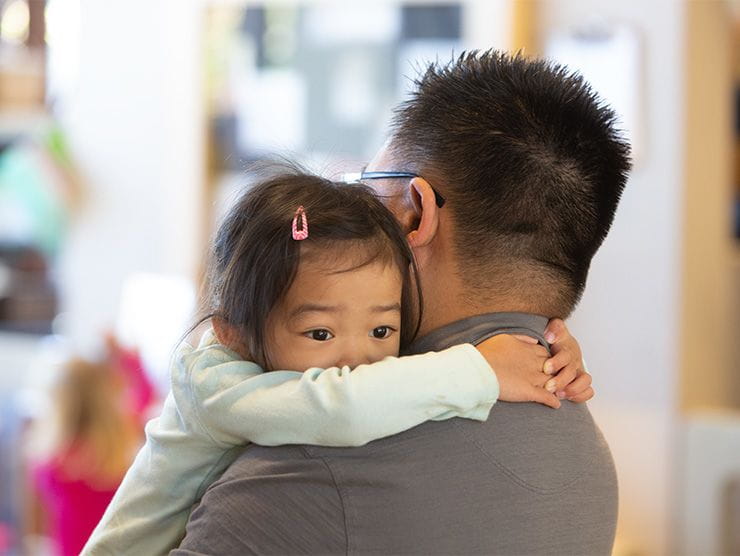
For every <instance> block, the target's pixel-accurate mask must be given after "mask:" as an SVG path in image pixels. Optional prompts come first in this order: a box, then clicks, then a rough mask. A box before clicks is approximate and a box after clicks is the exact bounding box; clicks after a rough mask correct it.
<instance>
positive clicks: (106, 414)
mask: <svg viewBox="0 0 740 556" xmlns="http://www.w3.org/2000/svg"><path fill="white" fill-rule="evenodd" d="M126 371H127V370H126V369H116V368H114V367H113V366H112V365H109V364H106V363H94V362H88V361H84V360H80V359H73V360H71V361H69V362H67V363H66V364H65V365H64V366H63V367H62V369H61V374H60V377H59V380H58V382H57V384H56V385H55V387H54V389H53V392H52V403H53V409H54V412H53V414H52V417H53V419H52V420H51V421H49V422H47V421H43V422H40V423H39V424H38V428H39V433H46V434H48V433H51V438H50V439H48V440H49V441H48V442H45V443H44V446H43V454H41V455H36V457H34V458H33V462H32V465H31V479H32V486H33V490H32V492H33V494H34V495H35V496H33V498H32V500H33V502H34V506H36V505H37V507H38V509H39V510H40V512H41V514H42V515H43V518H44V519H43V521H44V525H45V531H44V532H45V533H46V534H47V535H48V536H49V538H50V539H51V540H52V542H53V549H54V553H55V554H60V555H62V556H67V555H69V556H71V555H76V554H79V553H80V550H81V549H82V547H83V546H84V544H85V542H86V541H87V539H88V537H89V536H90V533H91V532H92V531H93V529H94V528H95V525H96V524H97V523H98V521H100V518H101V516H102V515H103V512H104V511H105V509H106V507H107V506H108V504H109V503H110V501H111V499H112V498H113V495H114V493H115V492H116V489H117V488H118V485H119V484H120V483H121V479H123V476H124V474H125V473H126V469H127V468H128V466H129V465H130V464H131V461H132V460H133V457H134V454H135V453H136V449H137V448H138V446H139V442H140V436H139V433H140V426H139V423H138V422H137V420H136V416H135V415H132V414H131V413H130V412H129V411H128V409H127V408H126V407H124V405H123V403H121V402H122V394H123V392H124V389H125V388H126V386H127V385H126V383H125V381H127V380H128V378H129V376H128V375H121V374H120V373H121V372H126Z"/></svg>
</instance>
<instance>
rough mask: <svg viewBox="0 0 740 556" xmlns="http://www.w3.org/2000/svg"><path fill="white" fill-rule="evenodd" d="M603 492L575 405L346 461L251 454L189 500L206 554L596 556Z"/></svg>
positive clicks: (612, 492) (513, 409) (612, 516)
mask: <svg viewBox="0 0 740 556" xmlns="http://www.w3.org/2000/svg"><path fill="white" fill-rule="evenodd" d="M616 514H617V485H616V476H615V472H614V466H613V463H612V459H611V455H610V453H609V450H608V447H607V446H606V443H605V442H604V440H603V438H602V436H601V434H600V432H599V431H598V428H597V427H596V426H595V425H594V423H593V420H592V419H591V416H590V414H589V412H588V410H587V409H586V407H585V406H583V405H580V406H579V405H574V404H570V403H567V402H566V403H564V404H563V407H562V408H561V409H560V410H557V411H553V410H551V409H548V408H546V407H543V406H539V405H535V404H507V403H499V404H497V405H496V406H495V407H494V409H493V410H492V412H491V416H490V418H489V420H488V421H487V422H485V423H477V422H472V421H466V420H463V419H453V420H450V421H445V422H440V423H437V422H434V423H426V424H424V425H421V426H419V427H416V428H415V429H413V430H411V431H407V432H405V433H403V434H399V435H396V436H394V437H391V438H386V439H383V440H379V441H376V442H372V443H370V444H368V445H367V446H364V447H361V448H353V449H342V448H321V447H314V446H311V447H307V446H302V447H279V448H262V447H257V446H253V447H250V448H249V449H247V450H246V452H245V453H244V454H243V455H242V456H241V457H240V458H239V459H238V460H237V461H236V462H235V464H234V465H232V466H231V468H230V469H229V470H227V472H226V473H225V474H224V476H223V477H222V478H221V479H220V480H219V481H218V482H217V483H215V484H214V485H213V486H212V487H211V489H210V490H209V491H208V492H207V493H206V495H205V496H204V497H203V500H202V503H201V505H200V506H199V507H198V508H197V509H196V510H195V512H194V513H193V515H192V517H191V522H190V524H189V525H188V534H187V536H186V538H185V540H184V542H183V544H182V548H183V549H185V550H190V551H192V552H195V553H208V554H245V553H252V552H253V553H261V554H285V553H320V554H329V553H341V554H345V553H346V554H366V553H372V552H377V553H382V554H400V553H417V554H435V553H436V554H507V555H508V554H608V553H609V552H610V551H611V547H612V543H613V540H614V528H615V524H616Z"/></svg>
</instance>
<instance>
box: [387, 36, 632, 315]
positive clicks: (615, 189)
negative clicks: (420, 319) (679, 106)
mask: <svg viewBox="0 0 740 556" xmlns="http://www.w3.org/2000/svg"><path fill="white" fill-rule="evenodd" d="M392 129H393V132H392V137H391V143H390V148H391V152H392V153H393V155H394V158H395V159H396V160H397V162H398V163H400V164H403V165H405V166H406V167H405V168H403V169H404V170H411V171H413V172H416V173H418V174H419V175H422V176H424V177H425V178H427V179H428V180H429V181H430V183H431V184H432V185H433V186H434V187H435V188H437V189H439V190H440V193H441V194H442V195H443V196H444V197H446V198H447V199H448V201H449V204H448V205H446V206H445V208H444V209H442V210H450V211H451V214H452V215H453V220H454V224H455V232H456V235H455V248H456V251H457V256H458V257H459V258H460V260H461V261H464V264H465V274H464V276H463V278H464V279H465V280H467V282H466V283H468V284H471V285H475V287H476V289H477V290H479V289H480V287H481V286H486V285H490V286H493V287H500V288H509V289H510V290H513V291H516V290H517V289H519V288H520V286H521V282H522V280H521V278H522V277H527V279H526V280H525V282H527V283H529V284H530V286H537V285H539V286H540V287H546V288H548V290H550V291H549V297H548V299H549V301H544V302H543V304H542V306H541V307H540V312H542V313H546V314H547V315H548V316H562V317H565V316H567V315H568V314H569V313H570V312H571V311H572V310H573V308H574V307H575V305H576V304H577V302H578V300H579V298H580V296H581V294H582V292H583V288H584V286H585V281H586V276H587V274H588V269H589V265H590V263H591V258H592V257H593V255H594V254H595V253H596V250H597V249H598V248H599V246H600V245H601V243H602V242H603V240H604V238H605V237H606V234H607V232H608V230H609V228H610V226H611V223H612V220H613V218H614V213H615V211H616V208H617V204H618V202H619V198H620V196H621V193H622V190H623V189H624V185H625V181H626V179H627V173H628V171H629V168H630V161H629V145H628V144H627V142H626V141H625V140H624V139H623V138H622V136H621V135H620V132H619V131H618V129H617V127H616V115H615V113H614V112H613V111H612V110H611V109H610V108H609V107H607V106H606V105H605V104H604V103H603V102H602V101H601V100H600V99H599V98H598V97H597V95H596V94H595V93H594V92H593V91H592V90H591V88H590V87H589V85H588V84H587V83H586V82H585V81H584V80H583V78H582V77H581V76H579V75H578V74H575V73H572V72H570V71H569V70H567V69H566V68H565V67H563V66H560V65H557V64H555V63H552V62H549V61H546V60H541V59H527V58H524V57H522V56H521V55H509V54H505V53H501V52H497V51H493V50H489V51H486V52H482V53H481V52H477V51H473V52H469V53H463V54H462V55H461V56H460V57H459V58H457V59H456V60H454V61H452V62H450V63H449V64H444V65H440V64H431V65H430V66H429V67H428V68H427V69H426V72H424V73H423V74H422V75H421V76H420V77H419V78H418V79H417V81H416V90H415V92H413V93H412V95H411V96H410V98H409V99H408V100H407V101H406V102H404V103H403V104H402V105H401V106H400V107H399V108H398V109H397V111H396V114H395V118H394V122H393V128H392ZM447 207H449V208H447ZM496 269H500V270H501V272H496V271H495V270H496ZM503 269H508V274H506V273H504V271H503ZM512 270H513V272H511V271H512ZM518 271H521V272H518ZM492 276H493V277H495V276H498V277H499V279H498V280H497V279H495V278H494V281H493V283H492V282H491V281H490V280H488V278H490V277H492ZM502 276H504V277H505V276H510V277H511V278H512V280H511V281H510V282H509V283H507V280H506V279H503V280H502V279H500V278H501V277H502ZM515 282H518V284H517V283H515ZM530 290H531V288H530ZM527 293H528V294H531V293H532V292H531V291H528V292H527Z"/></svg>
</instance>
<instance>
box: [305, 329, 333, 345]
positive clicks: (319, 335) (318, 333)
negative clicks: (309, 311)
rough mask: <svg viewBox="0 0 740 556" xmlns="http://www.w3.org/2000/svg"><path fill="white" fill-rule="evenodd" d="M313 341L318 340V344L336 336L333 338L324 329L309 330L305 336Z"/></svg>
mask: <svg viewBox="0 0 740 556" xmlns="http://www.w3.org/2000/svg"><path fill="white" fill-rule="evenodd" d="M305 335H306V336H308V337H309V338H311V339H312V340H316V341H317V342H326V341H327V340H331V339H332V338H333V337H334V336H332V333H331V332H329V331H328V330H326V329H324V328H318V329H316V330H309V331H308V332H306V334H305Z"/></svg>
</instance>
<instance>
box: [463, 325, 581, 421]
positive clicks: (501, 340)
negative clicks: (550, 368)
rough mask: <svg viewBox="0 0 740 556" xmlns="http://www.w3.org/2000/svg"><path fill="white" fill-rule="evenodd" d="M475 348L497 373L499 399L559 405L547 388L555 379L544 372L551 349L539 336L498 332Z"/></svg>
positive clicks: (556, 406) (558, 401) (553, 406)
mask: <svg viewBox="0 0 740 556" xmlns="http://www.w3.org/2000/svg"><path fill="white" fill-rule="evenodd" d="M476 348H477V349H478V351H480V352H481V354H482V355H483V357H485V358H486V361H488V364H489V365H491V367H492V368H493V370H494V372H495V373H496V377H497V378H498V383H499V399H500V400H502V401H505V402H538V403H541V404H544V405H547V406H549V407H552V408H554V409H557V408H559V407H560V400H559V399H558V398H557V396H556V395H555V394H553V393H552V392H548V391H547V390H545V388H544V386H545V384H546V383H547V382H548V381H549V380H553V379H552V377H551V376H550V375H546V374H545V373H543V372H542V369H543V366H544V364H545V362H546V361H547V360H548V359H547V358H548V353H547V350H546V349H545V348H544V347H543V346H541V345H539V343H537V340H535V339H534V338H530V337H529V336H510V335H508V334H499V335H498V336H494V337H493V338H489V339H487V340H485V341H484V342H481V343H480V344H478V345H477V346H476ZM556 380H557V379H556ZM565 385H567V383H564V384H563V386H565ZM553 392H554V390H553Z"/></svg>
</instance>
